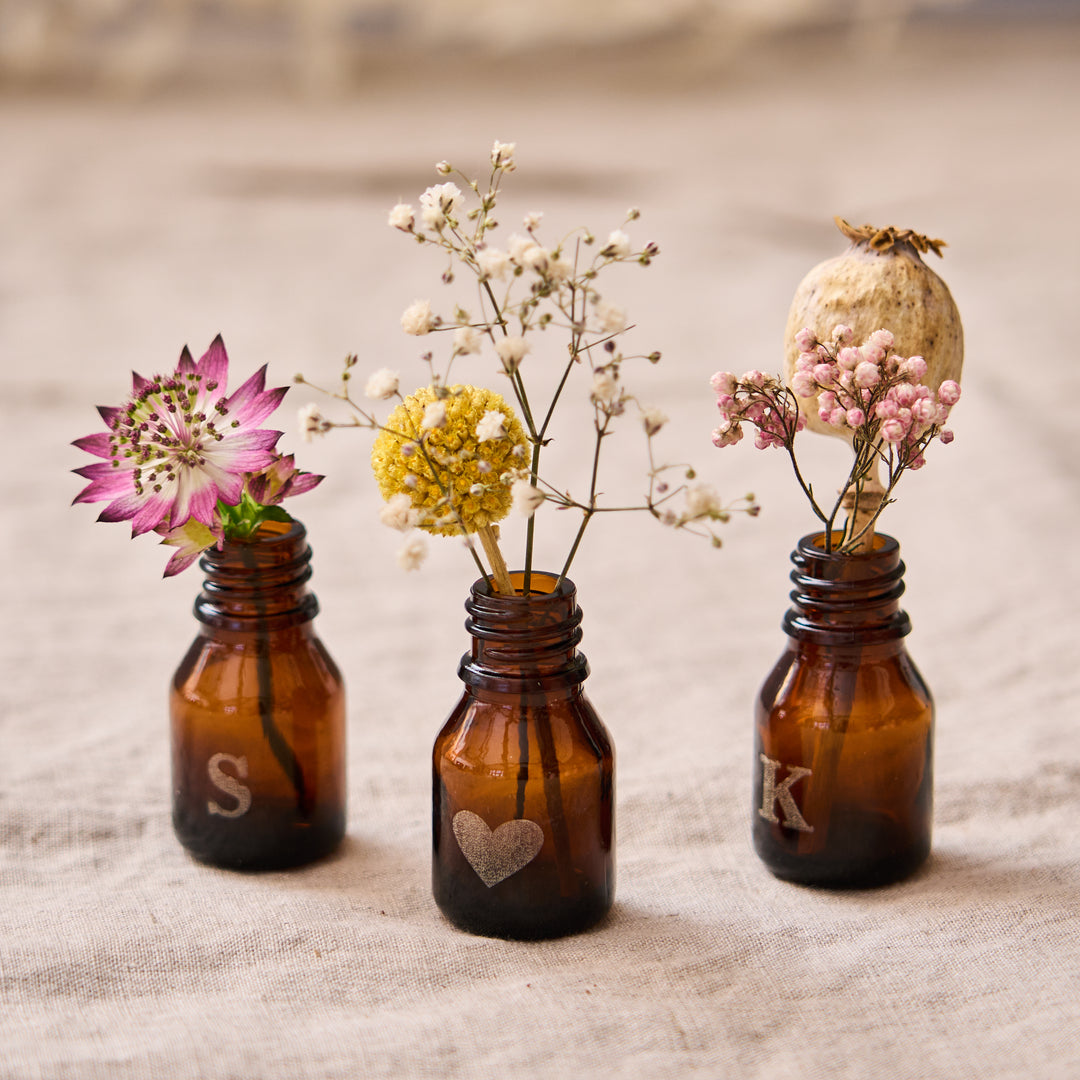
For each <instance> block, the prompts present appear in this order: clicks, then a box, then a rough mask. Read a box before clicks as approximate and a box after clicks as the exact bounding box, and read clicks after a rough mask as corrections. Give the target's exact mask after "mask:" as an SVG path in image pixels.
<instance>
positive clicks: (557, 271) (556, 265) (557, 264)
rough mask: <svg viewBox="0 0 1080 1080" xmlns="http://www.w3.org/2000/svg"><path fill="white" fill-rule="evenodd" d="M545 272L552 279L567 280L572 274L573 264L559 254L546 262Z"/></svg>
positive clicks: (557, 280)
mask: <svg viewBox="0 0 1080 1080" xmlns="http://www.w3.org/2000/svg"><path fill="white" fill-rule="evenodd" d="M547 273H548V277H550V278H551V280H552V281H556V282H562V281H569V280H570V279H571V278H572V277H573V276H574V264H573V263H572V262H571V261H570V260H569V259H566V258H563V257H562V256H561V255H560V256H559V258H557V259H552V260H551V262H550V263H549V264H548V268H547Z"/></svg>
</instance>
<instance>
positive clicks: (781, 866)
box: [754, 808, 930, 890]
mask: <svg viewBox="0 0 1080 1080" xmlns="http://www.w3.org/2000/svg"><path fill="white" fill-rule="evenodd" d="M838 810H839V808H838ZM834 818H835V820H834V822H833V824H832V825H831V826H830V829H829V837H828V843H827V844H826V846H825V849H824V850H823V851H812V850H811V851H804V852H800V851H799V850H798V849H799V840H800V838H802V837H805V835H806V834H802V833H792V832H791V831H790V830H783V831H782V832H781V831H780V830H778V829H777V828H776V827H775V826H770V825H767V824H766V823H765V822H762V823H761V825H760V827H759V826H758V824H757V823H755V825H754V850H755V851H756V852H757V854H758V857H759V858H760V859H761V861H762V862H763V863H764V864H765V866H766V868H767V869H768V870H769V872H770V873H771V874H772V875H773V876H774V877H777V878H779V879H780V880H781V881H790V882H792V883H793V884H796V885H809V886H813V887H816V888H822V889H835V890H843V889H873V888H880V887H882V886H885V885H895V884H896V883H897V882H900V881H903V880H904V879H905V878H908V877H910V876H911V875H912V874H914V873H915V871H916V870H918V869H919V867H920V866H922V865H923V863H924V862H926V859H927V857H928V856H929V854H930V835H929V833H926V834H925V835H923V836H919V837H916V838H915V839H914V840H913V839H912V837H911V835H910V833H909V832H907V831H901V830H900V829H898V828H897V826H896V824H895V822H894V821H893V820H892V819H890V818H889V817H887V816H886V815H883V814H872V815H868V814H851V813H844V812H843V811H842V810H841V811H839V812H837V813H835V815H834ZM777 833H779V837H778V836H777Z"/></svg>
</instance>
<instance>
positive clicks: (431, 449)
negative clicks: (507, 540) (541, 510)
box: [371, 386, 527, 536]
mask: <svg viewBox="0 0 1080 1080" xmlns="http://www.w3.org/2000/svg"><path fill="white" fill-rule="evenodd" d="M442 393H443V394H444V395H445V396H441V397H440V395H439V394H437V393H436V392H435V390H434V388H432V387H430V386H425V387H421V388H420V389H419V390H417V391H416V392H415V393H413V394H410V395H409V396H408V397H406V398H405V399H404V400H403V401H402V402H401V404H400V405H398V407H397V408H396V409H394V411H393V412H392V413H391V414H390V416H389V417H388V418H387V421H386V424H385V426H384V427H383V430H382V431H380V432H379V435H378V437H377V438H376V439H375V444H374V446H373V447H372V448H371V468H372V470H373V471H374V473H375V479H376V481H377V482H378V485H379V491H380V492H381V493H382V496H383V498H384V499H387V500H389V499H391V498H393V497H394V496H395V495H401V494H404V495H408V496H409V498H410V499H411V500H412V505H413V507H414V509H416V510H417V511H418V512H419V520H418V522H417V524H418V527H419V528H421V529H425V530H426V531H428V532H432V533H438V534H440V535H443V536H453V535H455V534H457V533H460V532H461V526H460V525H459V523H458V522H459V519H460V521H461V522H462V523H463V524H464V526H465V531H466V532H476V531H477V530H478V529H482V528H483V527H484V526H486V525H491V524H493V523H494V522H496V521H501V520H502V519H503V518H504V517H506V515H507V514H508V513H509V512H510V507H511V504H512V498H511V494H510V483H509V482H508V480H503V475H504V474H505V473H507V472H516V470H519V469H521V468H522V467H523V466H524V464H525V462H526V461H527V457H526V452H525V444H526V436H525V430H524V428H522V426H521V422H520V421H519V420H518V418H517V416H516V415H515V413H514V410H513V409H512V408H511V407H510V406H509V405H508V404H507V402H506V401H505V399H504V398H503V396H502V395H501V394H498V393H496V392H495V391H494V390H487V389H485V388H483V387H479V386H451V387H449V388H448V389H447V390H445V391H443V392H442ZM436 402H439V403H441V404H442V405H443V406H444V409H445V421H444V422H442V423H439V424H438V426H434V427H433V426H428V427H424V420H425V414H426V415H427V419H428V422H429V424H430V423H431V422H432V420H433V417H434V414H435V413H438V414H439V415H438V418H437V419H438V420H440V421H441V420H443V410H434V411H432V410H429V406H431V405H433V404H435V403H436ZM489 412H500V413H502V414H503V416H505V417H506V423H505V425H504V426H505V429H506V434H505V435H504V436H503V437H502V438H497V439H490V438H489V439H485V440H484V441H483V442H480V441H479V440H478V438H477V434H476V428H477V425H478V424H480V422H481V421H482V420H483V419H484V415H485V414H486V413H489ZM488 426H489V427H490V420H489V421H488ZM519 448H520V449H519Z"/></svg>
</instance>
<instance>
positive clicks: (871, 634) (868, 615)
mask: <svg viewBox="0 0 1080 1080" xmlns="http://www.w3.org/2000/svg"><path fill="white" fill-rule="evenodd" d="M823 543H824V533H817V534H812V535H810V536H804V537H803V538H802V539H801V540H800V541H799V544H798V547H797V548H796V549H795V550H794V551H793V552H792V553H791V561H792V563H793V564H794V566H795V569H794V570H792V572H791V580H792V581H793V582H794V583H795V589H794V591H793V592H792V593H791V602H792V607H791V609H790V610H789V611H788V612H787V614H786V615H785V616H784V630H785V631H786V632H787V634H788V635H789V636H790V637H792V638H794V639H796V640H798V641H813V642H816V643H818V644H822V645H873V644H879V643H885V642H890V641H897V640H899V639H900V638H902V637H904V636H905V635H906V634H907V633H909V632H910V630H911V620H910V619H909V618H908V616H907V614H906V612H904V611H901V609H900V603H899V601H900V597H901V596H902V595H903V592H904V569H905V568H904V564H903V562H901V560H900V545H899V544H898V543H897V542H896V541H895V540H894V539H893V538H892V537H891V536H885V535H884V534H882V533H878V534H877V535H875V536H874V547H873V550H872V551H867V552H859V553H856V554H851V555H838V554H836V553H835V552H829V553H826V551H825V549H824V546H823Z"/></svg>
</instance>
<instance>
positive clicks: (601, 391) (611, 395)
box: [592, 368, 619, 403]
mask: <svg viewBox="0 0 1080 1080" xmlns="http://www.w3.org/2000/svg"><path fill="white" fill-rule="evenodd" d="M592 396H593V399H594V400H595V401H603V402H608V403H610V402H612V401H615V400H616V399H617V398H618V396H619V383H618V380H617V379H616V378H615V376H614V375H613V374H612V373H611V372H610V371H608V370H607V368H603V369H602V370H600V371H597V372H596V373H595V374H594V375H593V381H592Z"/></svg>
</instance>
